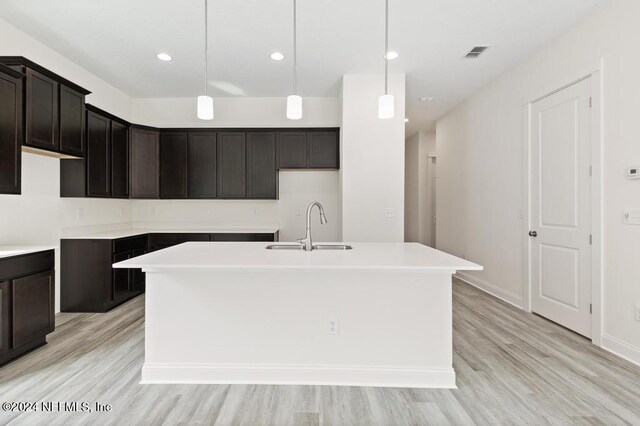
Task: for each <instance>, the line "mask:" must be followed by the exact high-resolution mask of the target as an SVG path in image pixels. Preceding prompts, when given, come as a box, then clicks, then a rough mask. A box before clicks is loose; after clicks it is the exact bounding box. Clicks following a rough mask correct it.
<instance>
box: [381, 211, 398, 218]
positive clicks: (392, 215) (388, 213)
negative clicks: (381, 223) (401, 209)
mask: <svg viewBox="0 0 640 426" xmlns="http://www.w3.org/2000/svg"><path fill="white" fill-rule="evenodd" d="M384 217H385V218H387V219H395V217H396V209H385V210H384Z"/></svg>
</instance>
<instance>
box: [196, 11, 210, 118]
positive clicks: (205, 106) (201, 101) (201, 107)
mask: <svg viewBox="0 0 640 426" xmlns="http://www.w3.org/2000/svg"><path fill="white" fill-rule="evenodd" d="M208 17H209V14H208V9H207V0H204V95H203V96H198V118H199V119H200V120H213V98H212V97H211V96H208V95H207V86H208V84H207V63H208V62H209V61H208V60H207V59H208V47H209V25H208V23H209V22H208V21H209V19H208Z"/></svg>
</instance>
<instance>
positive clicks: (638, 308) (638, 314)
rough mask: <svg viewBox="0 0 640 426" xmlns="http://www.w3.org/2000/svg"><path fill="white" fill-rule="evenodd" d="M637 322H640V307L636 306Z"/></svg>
mask: <svg viewBox="0 0 640 426" xmlns="http://www.w3.org/2000/svg"><path fill="white" fill-rule="evenodd" d="M636 321H640V305H636Z"/></svg>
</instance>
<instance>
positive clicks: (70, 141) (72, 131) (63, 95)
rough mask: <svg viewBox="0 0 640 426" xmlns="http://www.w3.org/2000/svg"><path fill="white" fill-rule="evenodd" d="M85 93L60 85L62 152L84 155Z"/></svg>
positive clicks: (78, 155)
mask: <svg viewBox="0 0 640 426" xmlns="http://www.w3.org/2000/svg"><path fill="white" fill-rule="evenodd" d="M84 139H85V112H84V95H83V94H82V93H80V92H78V91H76V90H73V89H71V88H69V87H67V86H64V85H60V152H61V153H63V154H69V155H74V156H77V157H84V154H85V144H84Z"/></svg>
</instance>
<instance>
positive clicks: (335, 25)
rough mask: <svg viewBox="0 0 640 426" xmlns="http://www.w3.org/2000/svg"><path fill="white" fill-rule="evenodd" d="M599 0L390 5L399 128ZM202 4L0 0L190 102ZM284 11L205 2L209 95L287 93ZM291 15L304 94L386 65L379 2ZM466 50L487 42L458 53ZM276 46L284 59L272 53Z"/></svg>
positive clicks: (247, 3) (3, 13) (330, 89)
mask: <svg viewBox="0 0 640 426" xmlns="http://www.w3.org/2000/svg"><path fill="white" fill-rule="evenodd" d="M605 1H606V0H390V6H389V8H390V17H389V20H390V30H389V32H390V34H389V39H390V40H389V44H390V49H391V50H396V51H398V52H399V54H400V57H399V58H398V59H395V60H393V61H390V67H389V68H390V72H405V73H406V75H407V105H406V106H407V117H409V119H410V122H409V123H408V124H407V135H410V134H412V133H414V132H415V131H416V130H418V129H422V128H429V127H431V126H432V125H433V122H434V120H435V119H436V118H438V117H439V116H440V115H442V114H443V113H444V112H446V111H447V110H449V109H450V108H451V107H453V106H454V105H455V104H457V103H458V102H460V101H461V100H462V99H464V98H465V97H467V96H468V95H470V94H471V93H473V92H474V91H475V90H477V89H479V88H480V87H482V86H483V85H484V84H486V83H488V82H489V81H491V80H492V79H494V78H496V77H497V76H498V75H499V74H500V73H502V72H503V71H505V70H506V69H507V68H508V67H509V66H510V65H512V64H515V63H516V62H518V61H519V60H521V59H522V58H523V57H525V56H526V55H528V54H530V53H532V52H533V51H534V50H535V49H536V48H538V47H540V46H542V45H543V44H544V43H545V42H547V41H549V40H550V39H552V38H553V37H554V36H555V35H557V34H559V33H561V32H562V31H563V30H564V29H566V28H567V27H569V26H570V25H571V24H572V23H574V22H576V21H577V20H579V19H580V18H581V17H582V16H584V15H585V14H587V13H588V12H589V11H591V10H592V9H593V8H594V7H596V6H598V5H600V4H603V3H604V2H605ZM203 8H204V1H203V0H108V1H107V0H82V1H78V0H28V1H27V0H0V18H2V19H5V20H6V21H8V22H9V23H11V24H13V25H15V26H16V27H18V28H20V29H21V30H23V31H25V32H26V33H28V34H30V35H32V36H33V37H35V38H37V39H39V40H41V41H43V42H44V43H45V44H47V45H48V46H50V47H52V48H54V49H55V50H57V51H59V52H60V53H62V54H63V55H65V56H66V57H68V58H69V59H71V60H73V61H74V62H76V63H78V64H79V65H81V66H83V67H85V68H87V69H88V70H90V71H92V72H93V73H95V74H96V75H98V76H100V77H102V78H103V79H105V80H106V81H108V82H110V83H112V84H113V85H115V86H116V87H119V88H120V89H122V90H123V91H125V92H126V93H128V94H130V95H131V96H133V97H191V96H197V95H198V94H200V92H202V88H203V85H204V78H203V66H204V59H203V49H204V41H203V38H204V30H203V26H204V23H203ZM291 9H292V1H291V0H235V1H232V0H227V1H223V0H209V14H210V15H209V16H210V18H209V28H210V29H209V37H210V38H209V40H210V41H209V57H210V62H209V71H210V74H209V80H210V81H209V83H210V85H211V86H210V87H211V88H212V89H213V90H212V93H213V94H214V95H217V96H244V95H246V96H286V95H288V94H290V91H291V75H292V74H291V65H292V63H291V49H292V42H291V38H292V11H291ZM298 16H299V18H298V29H299V32H298V34H299V35H298V52H299V53H298V67H299V72H298V76H299V91H300V94H301V95H303V96H337V94H338V91H339V86H340V79H341V76H342V75H343V74H348V73H382V72H383V69H384V63H383V57H382V55H383V52H384V44H383V43H384V1H383V0H376V1H372V0H298ZM474 45H491V46H492V47H491V49H489V50H488V51H487V52H486V53H485V54H484V55H483V56H482V57H481V58H479V59H477V60H465V59H463V56H464V55H465V54H466V53H467V52H468V51H469V50H470V49H471V48H472V47H473V46H474ZM276 50H278V51H282V52H283V53H284V54H285V55H286V58H285V60H283V61H280V62H275V61H272V60H271V59H269V54H270V53H271V52H273V51H276ZM158 52H167V53H169V54H171V55H172V56H173V58H174V60H173V61H172V62H168V63H165V62H161V61H159V60H158V59H157V58H156V54H157V53H158ZM381 91H382V88H381ZM421 96H433V97H435V100H434V101H433V102H430V103H426V104H425V103H421V102H419V101H418V98H419V97H421Z"/></svg>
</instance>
